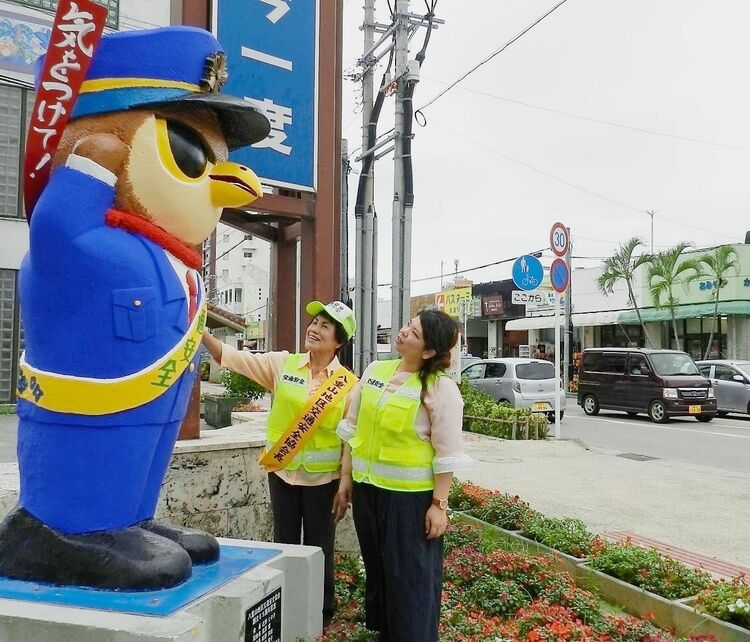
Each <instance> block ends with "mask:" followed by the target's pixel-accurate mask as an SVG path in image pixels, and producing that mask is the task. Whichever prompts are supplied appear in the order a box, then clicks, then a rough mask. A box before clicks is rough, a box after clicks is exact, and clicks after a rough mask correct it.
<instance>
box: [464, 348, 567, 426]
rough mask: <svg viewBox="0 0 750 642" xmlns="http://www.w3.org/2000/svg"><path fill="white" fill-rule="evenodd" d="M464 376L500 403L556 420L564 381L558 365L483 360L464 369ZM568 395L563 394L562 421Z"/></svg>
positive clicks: (538, 360)
mask: <svg viewBox="0 0 750 642" xmlns="http://www.w3.org/2000/svg"><path fill="white" fill-rule="evenodd" d="M461 377H462V378H466V379H468V380H469V382H470V383H471V384H472V385H473V386H476V387H477V388H479V389H480V390H482V391H484V392H486V393H487V394H488V395H489V396H490V397H492V398H493V399H496V400H497V401H504V402H505V403H508V404H510V405H511V406H513V407H514V408H531V409H532V411H533V412H543V413H545V414H546V415H547V417H548V418H549V420H550V421H554V420H555V393H556V391H557V390H558V388H562V382H561V381H560V379H558V378H557V377H555V366H554V365H552V364H551V363H550V362H549V361H542V360H540V359H510V358H497V359H482V360H481V361H478V362H477V363H473V364H471V365H470V366H467V367H466V368H464V369H463V370H462V372H461ZM564 411H565V393H564V392H563V391H562V390H561V391H560V419H562V417H563V415H564V414H565V412H564Z"/></svg>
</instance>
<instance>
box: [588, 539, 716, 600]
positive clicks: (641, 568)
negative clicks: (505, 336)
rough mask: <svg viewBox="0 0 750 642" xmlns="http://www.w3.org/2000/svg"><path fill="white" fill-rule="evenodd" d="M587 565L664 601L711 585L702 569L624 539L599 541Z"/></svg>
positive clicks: (688, 594) (690, 593)
mask: <svg viewBox="0 0 750 642" xmlns="http://www.w3.org/2000/svg"><path fill="white" fill-rule="evenodd" d="M589 566H590V567H591V568H593V569H595V570H597V571H601V572H602V573H606V574H607V575H611V576H612V577H616V578H618V579H620V580H622V581H624V582H627V583H628V584H632V585H633V586H637V587H639V588H642V589H643V590H645V591H648V592H650V593H654V594H656V595H659V596H660V597H663V598H666V599H668V600H679V599H683V598H686V597H690V596H691V595H695V594H696V593H698V592H700V591H702V590H703V589H705V588H706V587H708V586H709V585H710V584H711V576H710V575H709V574H708V573H706V572H705V571H699V570H696V569H692V568H689V567H687V566H685V565H684V564H682V563H680V562H678V561H677V560H674V559H672V558H671V557H667V556H666V555H662V554H661V553H660V552H659V551H657V550H655V549H647V548H642V547H640V546H636V545H635V544H633V543H632V542H630V541H627V540H626V541H624V542H606V543H605V542H599V544H598V546H597V547H596V548H595V550H594V552H593V555H592V556H591V560H590V561H589Z"/></svg>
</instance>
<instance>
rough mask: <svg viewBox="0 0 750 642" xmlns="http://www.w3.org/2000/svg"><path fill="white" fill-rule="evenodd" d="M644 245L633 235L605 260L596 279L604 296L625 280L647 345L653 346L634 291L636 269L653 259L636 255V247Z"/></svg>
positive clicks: (629, 298) (645, 255)
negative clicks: (634, 254)
mask: <svg viewBox="0 0 750 642" xmlns="http://www.w3.org/2000/svg"><path fill="white" fill-rule="evenodd" d="M642 245H643V241H642V240H641V239H639V238H638V237H635V236H634V237H633V238H632V239H630V240H629V241H627V242H626V243H625V244H624V245H621V246H620V248H619V249H618V250H617V252H615V253H614V254H613V255H612V256H610V257H609V258H608V259H606V260H605V261H604V267H603V270H602V273H601V275H600V276H599V278H598V279H597V280H596V283H597V285H598V286H599V289H600V290H601V291H602V294H603V295H604V296H607V295H609V294H613V293H614V291H615V285H617V283H618V282H620V281H625V284H626V285H627V286H628V302H629V303H630V305H632V306H633V307H634V308H635V313H636V314H637V315H638V321H639V322H640V324H641V327H642V328H643V336H644V337H645V339H646V345H647V346H648V347H652V346H653V344H652V343H651V337H649V336H648V331H647V330H646V325H645V324H644V323H643V318H642V317H641V310H640V308H639V307H638V303H637V301H636V300H635V294H634V293H633V278H634V275H635V271H636V270H637V269H638V268H639V267H641V266H643V265H648V264H649V263H650V261H651V256H650V255H649V254H641V255H640V256H637V257H634V256H633V252H634V251H635V250H636V248H638V247H640V246H642Z"/></svg>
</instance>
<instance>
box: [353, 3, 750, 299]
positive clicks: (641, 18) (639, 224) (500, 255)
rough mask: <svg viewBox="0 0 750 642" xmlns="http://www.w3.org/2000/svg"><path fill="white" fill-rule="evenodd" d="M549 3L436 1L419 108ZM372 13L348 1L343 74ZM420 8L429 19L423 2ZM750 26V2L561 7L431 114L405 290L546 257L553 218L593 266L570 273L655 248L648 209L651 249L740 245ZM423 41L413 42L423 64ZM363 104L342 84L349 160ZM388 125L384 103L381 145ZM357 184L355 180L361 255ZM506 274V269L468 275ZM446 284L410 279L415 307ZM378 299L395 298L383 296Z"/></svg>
mask: <svg viewBox="0 0 750 642" xmlns="http://www.w3.org/2000/svg"><path fill="white" fill-rule="evenodd" d="M554 4H556V1H555V0H503V1H500V2H499V1H496V0H471V1H470V2H469V1H468V0H464V1H463V2H459V1H458V0H440V1H439V2H438V5H437V15H438V17H440V18H443V19H444V20H445V21H446V24H445V25H444V26H441V27H440V28H439V30H437V31H435V32H433V35H432V38H431V41H430V45H429V48H428V51H427V59H426V61H425V63H424V65H423V66H422V72H421V73H422V76H421V82H420V83H419V85H418V86H417V89H416V92H415V99H414V103H415V106H416V107H419V106H421V105H424V104H425V103H427V102H428V101H429V100H430V99H431V98H433V97H434V96H435V95H436V94H438V93H439V92H440V91H442V90H443V89H444V88H445V87H446V86H447V84H449V83H451V82H453V81H454V80H455V79H457V78H458V77H459V76H460V75H461V74H463V73H464V72H465V71H467V70H468V69H470V68H471V67H473V66H474V65H475V64H476V63H478V62H479V61H481V60H482V59H483V58H485V57H486V56H487V55H489V54H490V53H492V52H493V51H495V50H496V49H498V48H499V47H500V46H502V45H503V44H504V43H505V42H506V41H508V40H509V39H511V38H512V37H513V36H515V35H516V34H517V33H518V32H519V31H521V30H522V29H523V28H525V27H526V26H527V25H529V24H530V23H531V22H533V21H534V20H535V19H536V18H538V17H539V16H540V15H542V14H543V13H545V12H546V11H547V10H548V9H549V8H551V7H552V6H553V5H554ZM361 5H362V2H361V0H345V4H344V11H345V14H344V69H345V71H352V70H356V61H357V58H358V57H359V56H360V55H361V52H362V46H363V45H362V37H363V35H362V32H361V31H360V30H359V25H360V24H361V22H362V15H363V12H362V6H361ZM376 7H377V11H378V20H379V21H381V22H386V21H388V20H389V16H388V8H387V3H386V1H385V0H376ZM410 8H411V10H412V11H414V12H422V11H423V10H424V2H423V0H412V1H411V3H410ZM749 22H750V3H748V2H747V1H746V0H713V1H710V0H567V2H566V3H565V4H563V5H562V6H561V7H560V8H559V9H557V10H556V11H555V12H554V13H553V14H551V15H550V16H549V17H548V18H546V19H545V20H544V21H543V22H542V23H541V24H539V25H538V26H536V27H535V28H534V29H533V30H532V31H530V32H529V33H528V34H526V35H525V36H523V37H522V38H521V39H520V40H519V41H518V42H516V43H515V44H513V45H511V46H510V47H509V48H508V49H507V50H506V51H505V52H503V53H501V54H500V55H498V56H497V57H495V58H494V59H493V60H491V61H490V62H489V63H487V64H486V65H484V66H483V67H481V68H480V69H478V70H477V71H476V72H474V73H473V74H471V75H470V76H469V77H468V78H467V79H465V80H464V81H463V82H461V83H460V84H459V85H458V86H457V87H455V88H454V89H452V90H450V91H449V92H448V93H446V94H445V95H444V96H442V97H441V98H439V99H438V100H437V101H436V102H435V103H434V104H433V105H431V106H430V107H429V108H427V109H425V110H424V114H425V116H426V118H427V126H426V127H424V128H423V127H419V126H415V133H416V138H415V139H414V143H413V154H414V174H415V205H414V212H413V248H412V251H413V256H412V278H414V279H418V278H420V277H429V276H434V275H438V274H440V262H441V261H444V262H445V265H446V267H445V269H446V271H448V270H451V269H452V266H453V261H454V260H455V259H458V261H459V269H466V268H470V267H473V266H477V265H481V264H485V263H489V262H492V261H497V260H500V259H505V258H509V257H513V256H517V255H518V254H520V253H523V252H527V251H534V250H537V249H540V248H542V247H545V246H546V245H547V244H548V242H549V241H548V234H549V228H550V226H551V224H552V223H554V222H555V221H557V220H559V221H562V222H564V223H565V224H567V225H568V226H570V228H571V230H572V238H573V243H574V255H575V256H576V257H586V258H579V259H576V260H575V264H576V265H578V266H590V265H594V264H596V263H598V262H599V261H600V257H605V256H607V255H609V254H611V253H612V252H613V251H614V250H615V249H616V248H617V245H618V243H619V242H620V241H624V240H626V239H628V238H630V237H631V236H641V237H643V238H644V240H645V241H646V242H647V244H650V234H651V231H650V226H651V223H650V221H651V219H650V217H649V215H648V214H646V212H645V211H646V210H656V216H655V225H654V244H655V246H656V249H660V248H664V247H667V246H669V245H670V244H675V243H677V242H679V241H688V242H692V243H694V244H696V245H697V246H699V247H707V246H711V245H717V244H720V243H725V242H741V241H743V240H744V237H745V232H746V231H747V230H750V216H748V214H750V208H749V207H748V201H749V200H750V195H749V194H748V185H750V181H749V180H748V179H749V177H750V118H748V116H749V115H750V89H749V88H748V74H747V63H748V61H749V60H750V38H748V37H747V33H746V30H747V24H748V23H749ZM422 37H423V36H422V34H418V35H417V36H415V38H414V40H412V47H411V52H410V53H411V56H412V57H413V56H414V55H415V54H416V52H417V51H418V50H419V48H420V47H421V42H422ZM382 70H383V68H382V66H381V67H380V68H379V70H378V72H377V73H376V78H377V80H378V82H379V79H380V77H381V76H382ZM360 93H361V91H360V87H359V86H357V85H356V84H355V83H353V82H351V81H349V80H345V81H344V107H343V114H342V121H343V127H344V133H343V135H344V137H345V138H347V139H348V140H349V143H350V144H349V148H350V150H353V149H355V148H358V147H359V146H360V143H361V114H360V113H359V110H358V107H357V104H358V97H359V96H360ZM595 121H597V122H595ZM604 121H606V122H604ZM607 123H609V124H607ZM392 126H393V99H392V98H391V99H386V103H385V105H384V108H383V114H382V116H381V119H380V124H379V129H378V131H379V132H385V131H387V130H389V129H390V128H391V127H392ZM643 130H647V131H643ZM686 139H692V140H686ZM693 141H700V142H693ZM355 155H356V154H355ZM359 166H360V164H355V165H354V167H355V170H358V169H359ZM392 166H393V163H392V156H389V157H386V158H383V159H381V160H380V161H378V163H377V164H376V167H375V172H376V179H375V180H376V201H375V202H376V208H377V210H378V216H379V235H380V236H379V248H380V249H379V270H378V272H379V273H378V280H379V282H380V283H383V282H389V281H390V278H391V274H390V272H391V269H390V267H391V253H390V226H391V207H392V205H391V199H392V194H393V173H392ZM357 179H358V174H356V173H355V174H352V175H351V177H350V215H351V233H350V241H351V242H350V245H351V254H352V257H353V252H354V219H353V213H354V202H355V197H356V185H357ZM351 265H352V267H351V276H352V277H353V276H354V272H353V269H354V268H353V260H352V264H351ZM509 275H510V266H509V265H500V266H495V267H492V268H485V269H483V270H478V271H474V272H470V273H469V274H468V275H467V276H468V277H469V278H472V279H473V280H474V281H475V282H482V281H490V280H495V279H501V278H507V277H508V276H509ZM439 285H440V281H439V279H435V280H432V281H426V282H419V283H414V284H413V285H412V294H420V293H427V292H434V291H436V290H438V289H439ZM379 294H380V296H381V297H384V298H390V289H389V288H381V289H380V291H379Z"/></svg>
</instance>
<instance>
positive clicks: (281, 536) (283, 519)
mask: <svg viewBox="0 0 750 642" xmlns="http://www.w3.org/2000/svg"><path fill="white" fill-rule="evenodd" d="M306 311H307V313H308V314H309V315H310V316H311V317H312V320H311V321H310V323H309V324H308V326H307V331H306V332H305V350H306V352H302V353H299V354H293V353H289V352H287V351H286V350H284V351H281V352H266V353H263V354H255V353H252V352H246V351H239V350H236V349H234V348H232V347H230V346H228V345H225V344H223V343H221V342H220V341H219V340H218V339H216V338H215V337H213V336H212V335H211V334H209V333H208V332H206V333H205V334H204V335H203V344H204V345H205V347H206V349H207V350H208V351H209V352H210V353H211V356H212V357H213V358H214V360H215V361H216V362H217V363H218V364H219V365H220V366H222V367H224V368H229V369H230V370H234V371H235V372H239V373H240V374H243V375H245V376H246V377H249V378H250V379H252V380H253V381H256V382H258V383H259V384H260V385H261V386H263V387H264V388H266V389H267V390H269V391H270V392H271V393H272V394H273V403H272V404H271V411H270V412H269V415H268V428H267V431H266V454H265V456H264V457H263V458H262V459H261V465H263V466H264V467H266V468H267V470H269V473H268V487H269V490H270V493H271V508H272V511H273V532H274V541H275V542H279V543H283V544H306V545H308V546H319V547H320V548H322V549H323V553H324V554H325V576H324V590H323V624H324V626H327V624H328V623H329V622H330V621H331V618H332V617H333V613H334V610H335V594H334V592H335V587H334V564H333V552H334V550H333V546H334V536H335V532H336V530H335V524H336V523H337V522H339V521H340V520H341V519H342V518H343V517H344V515H345V514H346V511H347V509H348V506H349V498H348V497H341V496H339V494H338V490H339V477H340V476H341V454H342V443H341V439H340V438H339V437H338V435H337V434H336V426H337V425H338V423H339V422H340V421H341V418H342V417H343V416H344V413H345V412H346V408H347V404H348V396H349V390H350V387H351V385H353V384H354V382H355V381H356V377H354V375H352V374H351V372H349V371H347V370H346V369H345V368H343V367H342V365H341V363H340V362H339V359H338V353H339V351H340V350H341V348H342V347H343V346H344V345H345V344H346V343H348V342H349V340H350V339H351V338H352V336H353V335H354V332H355V330H356V328H357V323H356V321H355V319H354V312H353V311H352V310H351V308H349V307H348V306H347V305H344V304H343V303H341V301H333V302H332V303H329V304H328V305H323V303H321V302H320V301H313V302H311V303H309V304H308V305H307V307H306ZM347 379H349V381H347ZM272 455H277V456H278V458H275V457H273V456H272ZM347 468H349V466H348V464H347ZM303 531H304V541H303V539H302V532H303Z"/></svg>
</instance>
